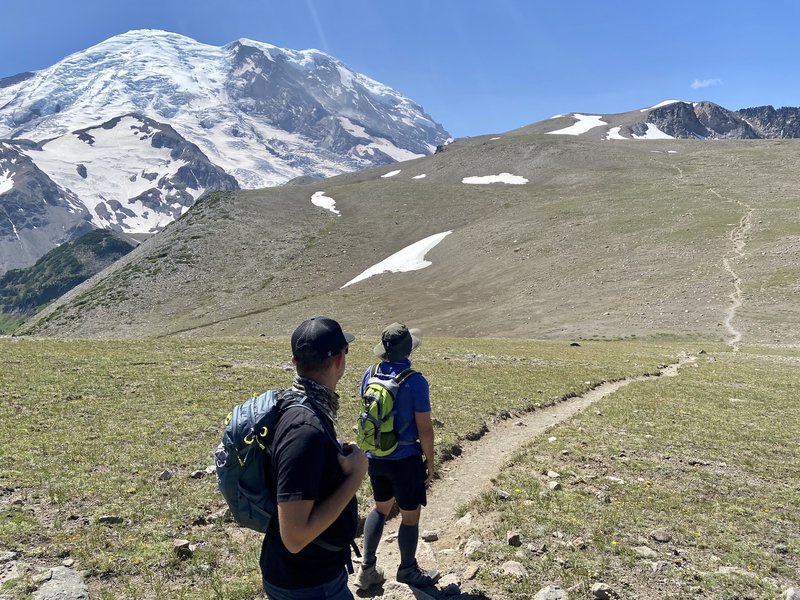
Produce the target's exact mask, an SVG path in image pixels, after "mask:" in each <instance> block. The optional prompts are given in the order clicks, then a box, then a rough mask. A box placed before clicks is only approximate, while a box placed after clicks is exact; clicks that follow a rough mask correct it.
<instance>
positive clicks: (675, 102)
mask: <svg viewBox="0 0 800 600" xmlns="http://www.w3.org/2000/svg"><path fill="white" fill-rule="evenodd" d="M679 102H682V103H684V104H689V103H688V102H686V100H664V101H663V102H659V103H658V104H654V105H653V106H651V107H650V108H643V109H641V110H640V111H639V112H647V111H648V110H653V109H655V108H661V107H662V106H669V105H670V104H678V103H679Z"/></svg>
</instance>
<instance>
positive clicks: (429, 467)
mask: <svg viewBox="0 0 800 600" xmlns="http://www.w3.org/2000/svg"><path fill="white" fill-rule="evenodd" d="M425 471H426V472H427V473H428V474H427V476H426V477H425V487H428V486H430V484H431V481H433V465H432V464H431V461H429V460H428V459H427V458H426V459H425Z"/></svg>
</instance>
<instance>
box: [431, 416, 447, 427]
mask: <svg viewBox="0 0 800 600" xmlns="http://www.w3.org/2000/svg"><path fill="white" fill-rule="evenodd" d="M432 423H433V426H434V427H444V421H440V420H439V419H437V418H435V417H434V419H433V421H432Z"/></svg>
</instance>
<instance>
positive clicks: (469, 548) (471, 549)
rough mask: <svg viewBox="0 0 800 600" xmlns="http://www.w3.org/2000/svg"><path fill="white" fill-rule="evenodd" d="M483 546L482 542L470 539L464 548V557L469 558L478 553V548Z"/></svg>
mask: <svg viewBox="0 0 800 600" xmlns="http://www.w3.org/2000/svg"><path fill="white" fill-rule="evenodd" d="M481 546H483V542H482V541H480V540H479V539H478V538H470V540H469V541H468V542H467V544H466V546H464V556H466V557H469V556H471V555H472V554H474V553H475V552H477V551H478V548H480V547H481Z"/></svg>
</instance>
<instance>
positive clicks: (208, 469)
mask: <svg viewBox="0 0 800 600" xmlns="http://www.w3.org/2000/svg"><path fill="white" fill-rule="evenodd" d="M204 470H205V472H206V475H214V474H215V473H216V472H217V466H216V465H208V466H207V467H206V468H205V469H204Z"/></svg>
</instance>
